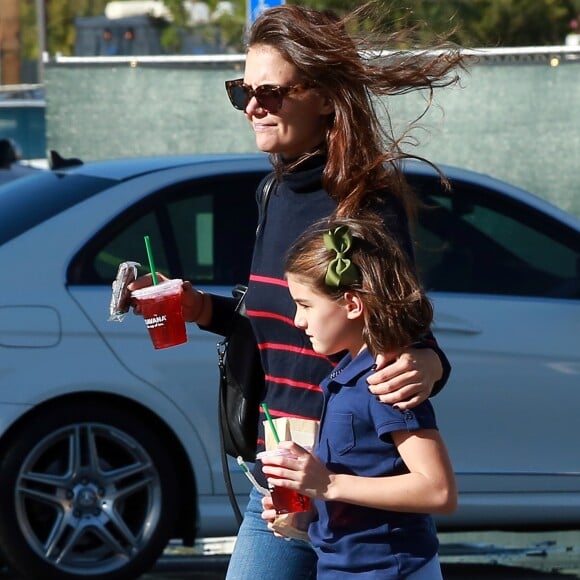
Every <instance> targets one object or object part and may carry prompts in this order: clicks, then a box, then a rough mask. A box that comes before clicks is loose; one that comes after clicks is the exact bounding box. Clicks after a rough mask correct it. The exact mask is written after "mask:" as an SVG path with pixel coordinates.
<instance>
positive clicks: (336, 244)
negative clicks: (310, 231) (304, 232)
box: [322, 226, 360, 288]
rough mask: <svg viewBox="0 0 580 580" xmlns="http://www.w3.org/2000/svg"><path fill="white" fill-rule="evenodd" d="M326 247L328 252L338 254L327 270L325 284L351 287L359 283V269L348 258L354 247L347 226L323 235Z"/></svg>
mask: <svg viewBox="0 0 580 580" xmlns="http://www.w3.org/2000/svg"><path fill="white" fill-rule="evenodd" d="M322 238H323V240H324V245H325V246H326V248H327V249H328V250H331V251H333V252H336V258H334V259H333V260H331V262H330V264H328V268H327V269H326V276H325V278H324V283H325V284H326V285H327V286H335V287H336V288H339V287H340V286H349V285H350V284H354V283H355V282H358V281H359V279H360V273H359V270H358V268H357V267H356V266H355V265H354V264H353V263H352V260H350V258H348V257H347V254H348V252H349V251H350V248H351V246H352V235H351V233H350V231H349V229H348V227H347V226H340V227H338V228H335V229H334V230H331V231H328V232H325V233H324V234H322Z"/></svg>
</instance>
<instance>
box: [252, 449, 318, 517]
mask: <svg viewBox="0 0 580 580" xmlns="http://www.w3.org/2000/svg"><path fill="white" fill-rule="evenodd" d="M280 455H285V456H289V457H293V455H292V453H290V451H288V450H287V449H272V450H271V451H261V452H260V453H258V455H256V459H258V460H259V461H261V462H262V463H268V458H269V457H275V456H280ZM270 479H272V477H271V476H270ZM270 495H271V496H272V503H273V504H274V509H275V510H276V513H277V514H291V513H296V512H307V511H309V510H310V498H309V497H308V496H306V495H303V494H301V493H298V492H297V491H295V490H293V489H288V488H286V487H280V486H277V485H274V486H272V487H270Z"/></svg>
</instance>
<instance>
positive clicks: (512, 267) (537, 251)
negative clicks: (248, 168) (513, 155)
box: [415, 178, 580, 525]
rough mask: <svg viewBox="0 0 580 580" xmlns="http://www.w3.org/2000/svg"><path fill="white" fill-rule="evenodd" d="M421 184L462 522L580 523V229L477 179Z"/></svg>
mask: <svg viewBox="0 0 580 580" xmlns="http://www.w3.org/2000/svg"><path fill="white" fill-rule="evenodd" d="M415 187H416V188H417V189H418V190H419V191H421V192H422V200H423V201H424V202H425V205H424V207H423V209H422V210H421V212H420V220H419V223H418V225H417V227H416V230H415V239H416V251H417V261H418V267H419V270H420V273H421V276H422V279H423V282H424V285H425V287H426V289H427V290H428V291H429V294H430V297H431V298H432V300H433V303H434V307H435V324H434V332H435V334H436V337H437V339H438V341H439V343H440V344H441V346H442V348H443V349H444V351H445V352H446V354H447V356H448V357H449V359H450V361H451V364H452V367H453V370H452V374H451V378H450V380H449V382H448V384H447V386H446V387H445V388H444V389H443V391H442V392H441V393H440V394H439V395H437V396H436V397H435V398H434V399H433V402H434V405H435V408H436V412H437V416H438V421H439V424H440V428H441V431H442V433H443V435H444V437H445V440H446V442H447V444H448V446H449V449H450V453H451V456H452V461H453V464H454V468H455V470H456V473H457V476H458V482H459V486H460V492H461V501H460V510H459V514H458V515H457V516H456V520H457V521H459V520H460V519H466V520H467V521H469V520H470V519H471V521H472V522H473V521H479V522H480V523H483V524H485V522H486V521H492V522H494V523H497V522H498V521H502V519H503V520H505V521H506V522H508V523H513V522H514V521H517V519H518V518H521V521H522V522H523V523H525V524H526V525H532V524H533V523H534V522H539V521H543V520H544V519H548V520H549V519H550V518H552V519H553V518H561V519H562V521H568V522H574V521H576V522H577V521H578V519H579V517H580V510H579V509H578V508H577V509H570V504H571V503H574V502H575V505H578V501H577V499H578V493H577V490H579V489H580V460H579V457H578V453H577V449H576V446H575V444H574V443H573V441H571V433H572V432H574V430H575V427H574V426H575V424H576V421H577V410H578V408H579V406H580V349H579V348H578V338H579V336H580V254H579V250H580V234H579V231H578V230H574V229H573V228H570V227H568V226H567V225H565V224H563V223H560V222H558V221H557V220H556V219H554V218H553V217H551V216H549V215H546V214H543V213H542V212H541V211H539V210H538V209H535V208H532V207H530V206H529V205H527V204H526V203H524V202H522V201H519V200H516V199H514V198H512V197H510V196H507V195H502V193H501V192H499V191H494V190H492V189H488V188H485V187H480V186H477V185H476V184H474V183H470V182H467V181H460V180H456V181H454V182H453V189H452V191H451V192H445V191H444V190H443V189H442V188H441V186H440V184H439V183H438V181H437V180H436V179H435V178H432V179H426V178H421V179H419V180H416V181H415ZM572 494H574V497H575V498H576V500H574V502H572V497H573V496H572Z"/></svg>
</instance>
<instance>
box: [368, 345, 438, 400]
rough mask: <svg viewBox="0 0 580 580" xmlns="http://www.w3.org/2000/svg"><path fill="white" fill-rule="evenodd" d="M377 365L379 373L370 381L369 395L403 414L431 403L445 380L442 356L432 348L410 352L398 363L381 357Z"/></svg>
mask: <svg viewBox="0 0 580 580" xmlns="http://www.w3.org/2000/svg"><path fill="white" fill-rule="evenodd" d="M389 361H390V362H389ZM376 363H377V364H376V367H377V371H376V372H375V373H373V374H372V375H371V376H370V377H369V378H368V379H367V380H368V383H369V391H370V392H371V393H373V394H374V395H377V396H378V398H379V400H380V401H381V402H383V403H388V404H390V405H393V406H395V407H397V408H398V409H402V410H404V409H411V408H412V407H415V406H417V405H418V404H419V403H422V402H423V401H425V400H426V399H428V398H429V397H430V395H431V392H432V391H433V386H434V385H435V383H436V382H437V381H438V380H439V379H440V378H441V377H442V376H443V367H442V365H441V360H440V359H439V355H438V354H437V353H436V352H435V351H434V350H433V349H431V348H409V349H407V350H404V351H403V352H402V353H401V354H399V355H397V356H396V358H394V359H393V357H392V356H387V355H378V356H377V359H376Z"/></svg>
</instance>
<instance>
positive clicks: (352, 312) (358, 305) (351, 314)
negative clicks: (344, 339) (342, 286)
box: [344, 292, 364, 320]
mask: <svg viewBox="0 0 580 580" xmlns="http://www.w3.org/2000/svg"><path fill="white" fill-rule="evenodd" d="M344 304H345V308H346V317H347V318H348V319H349V320H356V319H357V318H360V317H361V316H362V315H363V311H364V304H363V301H362V300H361V298H360V296H359V295H358V294H357V293H356V292H345V293H344Z"/></svg>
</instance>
